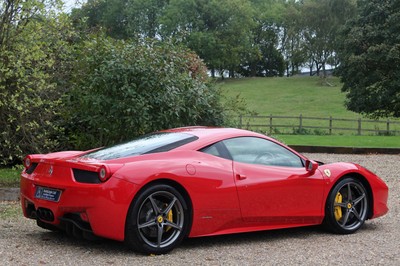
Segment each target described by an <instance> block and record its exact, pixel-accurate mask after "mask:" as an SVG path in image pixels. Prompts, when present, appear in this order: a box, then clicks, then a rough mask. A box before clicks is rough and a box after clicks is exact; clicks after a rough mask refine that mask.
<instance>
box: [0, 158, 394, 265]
mask: <svg viewBox="0 0 400 266" xmlns="http://www.w3.org/2000/svg"><path fill="white" fill-rule="evenodd" d="M308 157H309V158H312V159H318V160H321V161H324V162H334V161H351V162H355V163H359V164H361V165H363V166H365V167H367V168H368V169H370V170H372V171H373V172H375V173H377V174H378V175H379V176H380V177H381V178H382V179H384V180H385V181H386V183H387V184H388V186H389V189H390V195H389V209H390V210H389V213H388V214H387V215H385V216H384V217H381V218H378V219H375V220H371V221H367V222H366V224H365V226H364V227H363V228H362V229H361V230H359V231H358V232H357V233H355V234H353V235H333V234H330V233H327V232H325V231H323V230H322V229H321V228H320V227H305V228H296V229H286V230H276V231H265V232H257V233H248V234H237V235H228V236H218V237H206V238H197V239H188V240H186V241H185V242H184V243H182V245H181V246H180V247H179V248H177V249H175V250H173V251H172V252H171V253H170V254H168V255H162V256H143V255H139V254H136V253H134V252H131V251H130V250H128V249H127V248H126V247H125V246H124V245H123V244H122V243H119V242H114V241H109V240H100V241H97V242H88V241H83V240H76V239H73V238H69V237H67V236H65V235H64V234H61V233H53V232H49V231H45V230H43V229H40V228H39V227H37V226H36V224H35V222H34V221H32V220H28V219H25V218H23V217H22V214H21V211H20V208H19V205H18V204H19V203H17V202H11V203H10V202H2V203H0V265H47V264H51V265H128V264H133V265H159V264H166V265H183V264H192V265H298V264H302V265H304V264H306V265H334V264H347V265H366V264H367V265H400V254H399V252H400V228H399V221H400V185H399V179H400V178H399V177H400V174H399V169H400V163H399V162H400V155H332V154H308Z"/></svg>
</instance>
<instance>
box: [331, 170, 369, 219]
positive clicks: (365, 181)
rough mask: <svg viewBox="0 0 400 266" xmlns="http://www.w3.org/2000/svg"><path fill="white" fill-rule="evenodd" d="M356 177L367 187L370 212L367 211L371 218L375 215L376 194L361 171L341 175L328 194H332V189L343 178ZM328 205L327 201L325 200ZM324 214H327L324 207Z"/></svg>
mask: <svg viewBox="0 0 400 266" xmlns="http://www.w3.org/2000/svg"><path fill="white" fill-rule="evenodd" d="M348 177H350V178H355V179H357V180H358V181H360V182H361V183H362V184H363V186H364V187H365V189H366V190H367V193H368V213H367V219H371V218H372V216H373V206H374V205H373V204H374V194H373V193H372V188H371V185H370V184H369V182H368V180H367V178H366V177H365V176H363V175H362V174H360V173H357V172H350V173H346V174H344V175H343V176H341V177H340V178H338V179H337V180H336V181H335V183H334V184H333V185H332V187H331V189H330V190H329V193H328V194H327V195H328V196H329V195H330V193H331V191H332V190H333V189H334V188H335V186H336V185H337V184H338V183H339V182H340V181H341V180H343V179H345V178H348ZM325 205H326V202H325ZM324 212H325V213H324V216H326V208H324Z"/></svg>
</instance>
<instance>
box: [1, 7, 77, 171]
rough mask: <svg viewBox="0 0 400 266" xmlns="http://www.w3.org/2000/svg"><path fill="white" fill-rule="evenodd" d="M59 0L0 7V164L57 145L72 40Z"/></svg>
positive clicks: (9, 162)
mask: <svg viewBox="0 0 400 266" xmlns="http://www.w3.org/2000/svg"><path fill="white" fill-rule="evenodd" d="M60 4H61V2H59V1H38V0H25V1H23V0H6V1H4V2H3V3H2V4H1V6H0V17H1V20H0V143H1V144H0V164H13V163H15V162H17V161H19V160H21V159H22V157H23V156H24V155H25V154H27V153H39V152H47V151H49V150H52V149H54V148H55V147H57V145H58V136H59V135H62V129H61V128H60V127H59V126H58V125H57V123H56V117H57V116H58V115H59V114H60V109H61V101H60V97H61V95H62V94H63V93H64V92H65V90H66V88H67V86H66V84H67V80H68V73H69V72H68V71H67V70H68V69H69V66H70V65H69V64H70V62H71V60H70V58H71V57H70V56H71V52H72V51H71V49H70V45H69V42H70V41H71V39H73V32H72V31H71V29H70V25H69V20H68V18H67V17H66V15H65V14H62V13H60V11H59V7H60Z"/></svg>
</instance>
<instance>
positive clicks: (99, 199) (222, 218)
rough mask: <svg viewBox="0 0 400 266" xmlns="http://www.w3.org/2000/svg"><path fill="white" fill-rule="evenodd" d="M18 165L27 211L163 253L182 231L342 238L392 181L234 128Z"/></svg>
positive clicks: (375, 208) (371, 213) (179, 133)
mask: <svg viewBox="0 0 400 266" xmlns="http://www.w3.org/2000/svg"><path fill="white" fill-rule="evenodd" d="M24 165H25V169H24V171H23V172H22V176H21V203H22V209H23V212H24V215H25V216H26V217H28V218H32V219H35V220H36V221H37V224H38V225H39V226H40V227H43V228H46V229H51V230H53V229H57V230H58V229H62V230H65V231H66V232H67V233H69V234H71V235H74V236H77V237H84V238H91V237H93V236H100V237H105V238H110V239H115V240H119V241H125V242H126V243H127V244H128V245H129V246H130V247H131V248H132V249H134V250H137V251H139V252H143V253H153V254H162V253H166V252H169V251H171V250H172V249H173V248H174V247H176V246H177V245H178V244H179V243H180V242H181V241H182V239H184V238H185V237H200V236H211V235H220V234H230V233H239V232H250V231H258V230H268V229H278V228H288V227H298V226H308V225H318V224H322V223H324V224H325V225H327V227H328V228H329V229H330V230H332V231H333V232H335V233H341V234H348V233H353V232H355V231H356V230H358V229H359V228H360V227H361V226H362V225H363V224H364V221H365V220H366V219H371V218H376V217H379V216H382V215H384V214H385V213H387V211H388V208H387V198H388V187H387V186H386V184H385V183H384V182H383V181H382V180H381V179H380V178H379V177H377V176H376V175H375V174H373V173H371V172H370V171H368V170H367V169H365V168H363V167H361V166H359V165H356V164H352V163H334V164H323V163H321V162H315V161H311V160H309V159H307V158H306V157H304V156H302V155H301V154H298V153H297V152H296V151H294V150H292V149H290V148H289V147H286V146H285V145H283V144H281V143H279V142H277V141H276V140H274V139H272V138H269V137H266V136H264V135H262V134H258V133H254V132H250V131H246V130H240V129H232V128H207V127H186V128H176V129H170V130H165V131H160V132H156V133H152V134H148V135H144V136H142V137H139V138H136V139H134V140H132V141H129V142H126V143H123V144H119V145H115V146H112V147H105V148H100V149H95V150H91V151H85V152H81V151H66V152H56V153H50V154H34V155H29V156H27V157H26V158H25V160H24Z"/></svg>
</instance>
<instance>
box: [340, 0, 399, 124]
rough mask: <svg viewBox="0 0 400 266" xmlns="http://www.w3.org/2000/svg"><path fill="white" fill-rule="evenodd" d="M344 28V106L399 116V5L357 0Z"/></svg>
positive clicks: (342, 64)
mask: <svg viewBox="0 0 400 266" xmlns="http://www.w3.org/2000/svg"><path fill="white" fill-rule="evenodd" d="M358 8H359V16H357V17H356V18H355V19H353V20H352V21H350V22H349V23H348V24H347V25H346V29H345V30H344V35H345V37H344V38H343V45H342V49H341V51H340V56H341V62H342V63H341V65H340V69H339V72H338V73H339V75H340V76H341V79H342V82H343V88H342V90H343V91H344V92H347V103H346V105H347V108H348V109H349V110H352V111H354V112H357V113H362V114H366V115H369V116H371V117H375V118H376V117H389V116H394V117H400V90H399V88H400V40H399V38H398V36H399V32H400V5H399V2H398V1H379V0H368V1H367V0H360V1H358Z"/></svg>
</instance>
